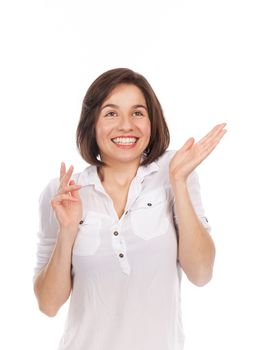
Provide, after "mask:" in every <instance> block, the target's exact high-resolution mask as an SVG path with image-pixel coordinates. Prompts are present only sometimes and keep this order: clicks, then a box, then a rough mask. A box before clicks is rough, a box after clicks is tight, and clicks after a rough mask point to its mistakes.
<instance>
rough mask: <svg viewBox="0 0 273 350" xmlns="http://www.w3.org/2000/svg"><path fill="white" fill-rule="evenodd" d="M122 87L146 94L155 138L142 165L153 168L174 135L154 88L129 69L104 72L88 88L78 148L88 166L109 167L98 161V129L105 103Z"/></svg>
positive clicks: (84, 101) (146, 150) (151, 138)
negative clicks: (135, 88) (101, 110)
mask: <svg viewBox="0 0 273 350" xmlns="http://www.w3.org/2000/svg"><path fill="white" fill-rule="evenodd" d="M119 84H133V85H135V86H137V87H138V88H139V89H140V90H141V91H142V93H143V95H144V97H145V101H146V104H147V109H148V116H149V119H150V122H151V136H150V142H149V144H148V146H147V147H146V149H145V150H144V152H143V156H144V157H143V161H142V163H141V164H140V165H147V164H150V163H152V162H153V161H154V160H156V159H157V158H158V157H159V156H161V155H162V154H163V153H164V152H165V150H166V149H167V148H168V146H169V143H170V134H169V130H168V127H167V123H166V121H165V118H164V115H163V110H162V108H161V105H160V103H159V101H158V99H157V97H156V95H155V93H154V91H153V89H152V87H151V85H150V84H149V82H148V81H147V80H146V79H145V78H144V77H143V76H142V75H141V74H139V73H136V72H134V71H132V70H130V69H127V68H115V69H111V70H108V71H106V72H104V73H103V74H101V75H100V76H99V77H98V78H97V79H96V80H94V82H93V83H92V84H91V85H90V87H89V88H88V90H87V92H86V95H85V97H84V99H83V103H82V110H81V115H80V120H79V124H78V127H77V130H76V144H77V148H78V150H79V153H80V155H81V156H82V158H83V159H84V160H85V161H86V162H87V163H89V164H92V165H96V166H98V167H101V166H104V165H106V163H105V162H103V160H98V159H97V156H98V155H100V150H99V147H98V145H97V141H96V131H95V127H96V122H97V119H98V116H99V110H100V108H101V106H102V104H103V102H104V100H105V99H106V98H107V96H108V95H109V94H110V93H111V91H112V90H113V89H114V88H115V87H116V86H117V85H119Z"/></svg>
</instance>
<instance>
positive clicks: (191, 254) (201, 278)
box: [173, 181, 215, 286]
mask: <svg viewBox="0 0 273 350" xmlns="http://www.w3.org/2000/svg"><path fill="white" fill-rule="evenodd" d="M173 193H174V198H175V204H174V205H175V210H176V218H177V220H178V233H179V246H178V258H179V262H180V265H181V267H182V268H183V270H184V271H185V273H186V275H187V277H188V279H189V280H190V281H191V282H192V283H194V284H195V285H197V286H203V285H205V284H206V283H208V282H209V281H210V279H211V277H212V272H213V264H214V259H215V246H214V243H213V240H212V239H211V237H210V235H209V233H208V232H207V230H206V229H205V227H204V226H203V225H202V223H201V222H200V221H199V219H198V217H197V215H196V213H195V210H194V208H193V206H192V203H191V200H190V196H189V192H188V189H187V184H186V182H183V181H181V182H179V183H178V182H177V183H175V184H174V185H173Z"/></svg>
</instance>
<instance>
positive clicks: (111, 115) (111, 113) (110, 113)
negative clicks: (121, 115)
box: [105, 112, 115, 117]
mask: <svg viewBox="0 0 273 350" xmlns="http://www.w3.org/2000/svg"><path fill="white" fill-rule="evenodd" d="M113 114H115V112H108V113H107V114H105V116H106V117H107V116H110V117H113Z"/></svg>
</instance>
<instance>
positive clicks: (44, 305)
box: [34, 230, 73, 317]
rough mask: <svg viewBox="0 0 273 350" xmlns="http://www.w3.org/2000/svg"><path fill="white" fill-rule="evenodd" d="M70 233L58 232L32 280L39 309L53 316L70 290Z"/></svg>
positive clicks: (71, 243) (71, 244)
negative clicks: (47, 259)
mask: <svg viewBox="0 0 273 350" xmlns="http://www.w3.org/2000/svg"><path fill="white" fill-rule="evenodd" d="M70 237H71V233H70V232H67V231H65V230H60V231H59V232H58V236H57V240H56V244H55V247H54V250H53V252H52V254H51V257H50V259H49V262H48V264H47V265H46V266H45V267H44V268H43V269H42V270H41V271H40V272H39V274H38V275H37V277H36V279H35V282H34V292H35V295H36V297H37V300H38V304H39V308H40V310H41V311H42V312H43V313H45V314H46V315H48V316H51V317H53V316H55V315H56V314H57V312H58V310H59V308H60V307H61V306H62V305H63V304H64V303H65V302H66V300H67V299H68V298H69V296H70V292H71V286H72V281H71V255H72V247H73V242H72V241H71V238H70Z"/></svg>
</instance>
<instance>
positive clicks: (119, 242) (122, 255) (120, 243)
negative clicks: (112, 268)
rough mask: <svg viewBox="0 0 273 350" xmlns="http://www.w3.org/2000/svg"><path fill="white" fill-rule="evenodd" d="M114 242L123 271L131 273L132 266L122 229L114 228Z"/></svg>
mask: <svg viewBox="0 0 273 350" xmlns="http://www.w3.org/2000/svg"><path fill="white" fill-rule="evenodd" d="M112 244H113V248H114V253H115V255H116V257H117V259H118V260H119V263H120V265H121V268H122V271H123V272H124V273H126V274H130V271H131V268H130V265H129V263H128V259H127V250H126V244H125V240H124V238H123V237H122V235H121V234H120V229H113V234H112Z"/></svg>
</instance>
